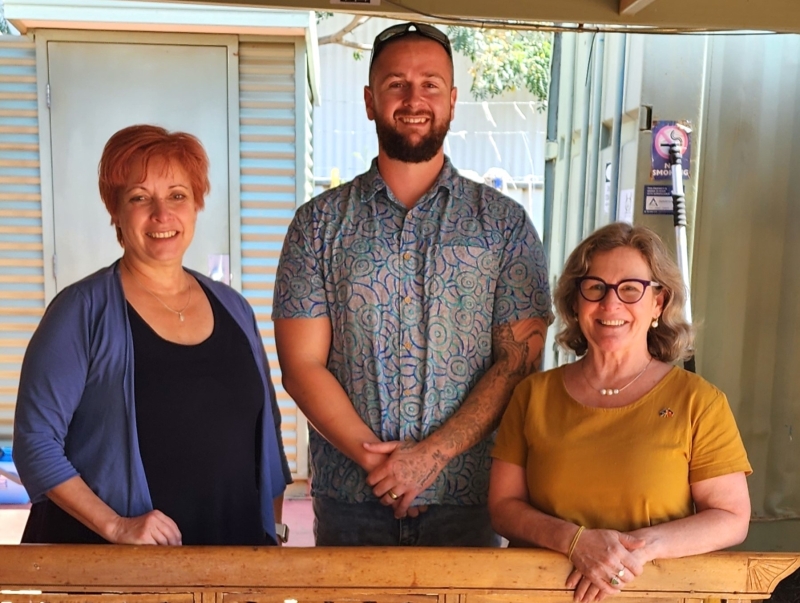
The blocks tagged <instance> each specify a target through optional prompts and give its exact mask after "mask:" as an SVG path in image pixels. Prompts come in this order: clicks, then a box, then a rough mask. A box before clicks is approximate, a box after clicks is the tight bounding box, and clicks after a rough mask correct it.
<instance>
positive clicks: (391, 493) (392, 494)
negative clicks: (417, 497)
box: [386, 490, 400, 500]
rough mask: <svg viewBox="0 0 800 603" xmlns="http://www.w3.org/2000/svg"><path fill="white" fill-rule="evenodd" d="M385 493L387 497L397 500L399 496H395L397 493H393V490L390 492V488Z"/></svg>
mask: <svg viewBox="0 0 800 603" xmlns="http://www.w3.org/2000/svg"><path fill="white" fill-rule="evenodd" d="M386 494H388V495H389V497H390V498H391V499H392V500H397V499H398V498H400V497H399V496H397V494H395V493H394V492H392V491H391V490H389V491H388V492H387V493H386Z"/></svg>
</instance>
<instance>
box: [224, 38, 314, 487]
mask: <svg viewBox="0 0 800 603" xmlns="http://www.w3.org/2000/svg"><path fill="white" fill-rule="evenodd" d="M294 67H295V45H294V43H293V42H292V43H287V44H279V43H241V44H240V45H239V132H240V147H239V148H240V158H241V161H240V187H241V190H240V198H241V203H242V209H241V233H242V244H241V249H242V293H243V294H244V295H245V297H246V298H247V299H248V301H249V302H250V303H251V304H252V306H253V308H254V309H255V312H256V317H257V319H258V324H259V328H260V329H261V333H262V338H263V341H264V347H265V349H266V350H267V357H268V358H269V362H270V368H271V370H272V379H273V381H274V382H275V389H276V392H277V395H278V404H279V406H280V408H281V415H282V419H283V420H282V432H283V442H284V449H285V450H286V455H287V457H288V459H289V465H290V467H291V469H292V473H293V474H294V475H295V476H298V477H305V476H306V468H305V467H299V466H298V459H304V458H305V455H304V454H301V451H299V450H298V444H299V445H301V446H305V437H304V436H303V434H298V410H297V407H296V406H295V404H294V402H293V401H292V399H291V398H290V397H289V396H288V394H287V393H286V392H285V391H284V390H283V388H282V387H281V384H280V378H281V376H280V367H279V365H278V357H277V354H276V352H275V338H274V331H273V327H272V320H271V315H272V292H273V287H274V284H275V270H276V269H277V265H278V258H279V256H280V251H281V247H282V245H283V239H284V237H285V236H286V230H287V229H288V227H289V223H290V222H291V220H292V217H293V216H294V208H295V206H296V194H295V188H296V179H297V177H298V175H297V174H296V169H295V164H296V153H297V145H296V120H297V111H296V107H295V86H296V81H295V78H296V75H295V72H294Z"/></svg>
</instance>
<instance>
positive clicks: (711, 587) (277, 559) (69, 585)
mask: <svg viewBox="0 0 800 603" xmlns="http://www.w3.org/2000/svg"><path fill="white" fill-rule="evenodd" d="M798 565H800V554H789V553H714V554H710V555H700V556H697V557H686V558H684V559H670V560H663V561H656V562H653V563H650V564H648V565H647V567H646V568H645V571H644V573H643V574H642V575H641V576H639V577H638V578H637V579H636V580H635V581H634V582H633V583H632V584H631V585H629V587H628V588H626V589H625V590H624V591H623V592H622V593H621V594H620V595H619V596H617V597H614V598H612V599H611V600H612V601H613V600H619V601H621V602H622V601H624V602H625V603H632V602H634V601H636V602H639V603H645V602H646V603H667V602H669V603H699V602H711V601H713V602H719V601H727V602H729V603H733V602H736V603H739V602H742V601H753V600H762V599H766V598H768V597H769V594H770V593H771V592H772V590H773V589H774V588H775V585H776V584H777V583H778V582H779V581H780V580H781V579H782V578H784V577H785V576H787V575H788V574H790V573H791V572H792V571H794V570H795V569H796V568H797V567H798ZM569 571H570V565H569V564H568V562H567V560H566V559H565V558H564V556H563V555H559V554H556V553H552V552H549V551H541V550H524V549H511V550H509V549H438V548H437V549H433V548H426V549H421V548H393V549H384V548H306V549H303V548H282V549H278V548H245V547H163V548H162V547H121V546H107V547H103V546H85V545H84V546H50V545H38V546H37V545H27V546H0V603H5V602H9V603H73V602H75V603H78V602H80V603H84V602H85V603H249V602H253V603H295V602H296V603H359V602H361V603H366V602H369V603H507V602H510V603H568V602H570V601H571V600H572V593H571V592H570V591H568V590H566V589H565V588H564V581H565V579H566V577H567V575H568V573H569Z"/></svg>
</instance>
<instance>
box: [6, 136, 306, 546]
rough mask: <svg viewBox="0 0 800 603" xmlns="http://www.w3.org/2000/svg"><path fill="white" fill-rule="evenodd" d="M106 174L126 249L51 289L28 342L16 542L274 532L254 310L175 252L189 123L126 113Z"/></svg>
mask: <svg viewBox="0 0 800 603" xmlns="http://www.w3.org/2000/svg"><path fill="white" fill-rule="evenodd" d="M99 176H100V196H101V198H102V200H103V203H105V206H106V208H107V209H108V212H109V214H110V216H111V223H112V225H113V226H114V227H115V229H116V233H117V240H118V241H119V242H120V245H121V246H122V249H123V253H122V258H121V259H120V260H118V261H117V262H115V263H114V264H113V265H111V266H109V267H108V268H104V269H102V270H100V271H98V272H96V273H95V274H92V275H91V276H88V277H86V278H85V279H83V280H81V281H79V282H78V283H75V284H74V285H71V286H69V287H67V288H66V289H64V290H63V291H62V292H61V293H59V295H57V296H56V298H55V299H54V300H53V302H52V303H51V304H50V306H49V307H48V309H47V311H46V312H45V315H44V317H43V319H42V322H41V323H40V325H39V327H38V328H37V330H36V333H35V334H34V336H33V338H32V339H31V342H30V345H29V346H28V350H27V351H26V354H25V359H24V361H23V366H22V374H21V378H20V386H19V394H18V400H17V412H16V416H15V425H14V457H15V461H16V464H17V466H18V469H19V473H20V477H21V478H22V481H23V483H24V485H25V487H26V488H27V490H28V493H29V494H30V496H31V500H32V502H33V506H32V509H31V514H30V517H29V520H28V524H27V526H26V529H25V533H24V535H23V542H48V543H101V542H111V543H127V544H161V545H167V544H170V545H177V544H239V545H259V544H272V543H275V542H276V541H277V538H276V525H275V523H276V519H277V520H278V521H279V520H280V505H281V502H282V498H283V497H282V493H283V490H284V488H285V484H286V483H289V482H290V481H291V475H290V473H289V470H288V465H287V463H286V458H285V455H284V453H283V448H282V445H281V440H280V412H279V410H278V407H277V403H276V401H275V393H274V389H273V387H272V382H271V380H270V374H269V366H268V364H267V358H266V354H265V352H264V348H263V345H262V342H261V336H260V334H259V331H258V327H257V324H256V320H255V315H254V313H253V310H252V308H251V307H250V306H249V304H248V303H247V302H246V301H245V299H244V298H243V297H242V296H241V295H239V294H238V293H237V292H235V291H234V290H233V289H231V288H230V287H228V286H226V285H223V284H221V283H218V282H214V281H212V280H210V279H208V278H206V277H205V276H203V275H201V274H198V273H196V272H193V271H191V270H188V269H186V268H184V267H183V263H182V262H183V255H184V253H185V252H186V249H187V248H188V247H189V244H190V243H191V242H192V237H193V236H194V230H195V223H196V221H197V212H198V211H200V210H201V209H202V208H203V204H204V197H205V195H206V194H207V193H208V191H209V188H210V185H209V180H208V157H207V156H206V153H205V151H204V149H203V147H202V145H201V144H200V142H199V141H198V140H197V138H195V137H194V136H192V135H190V134H186V133H183V132H168V131H167V130H165V129H163V128H160V127H156V126H150V125H139V126H131V127H128V128H125V129H123V130H120V131H119V132H117V133H116V134H114V135H113V136H112V137H111V139H110V140H109V141H108V142H107V143H106V146H105V149H104V150H103V155H102V158H101V160H100V166H99Z"/></svg>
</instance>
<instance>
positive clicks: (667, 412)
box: [658, 408, 675, 419]
mask: <svg viewBox="0 0 800 603" xmlns="http://www.w3.org/2000/svg"><path fill="white" fill-rule="evenodd" d="M674 414H675V413H674V412H672V409H671V408H662V409H661V411H660V412H659V413H658V416H659V417H661V418H662V419H663V418H665V417H666V418H668V419H669V418H670V417H672V416H673V415H674Z"/></svg>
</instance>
